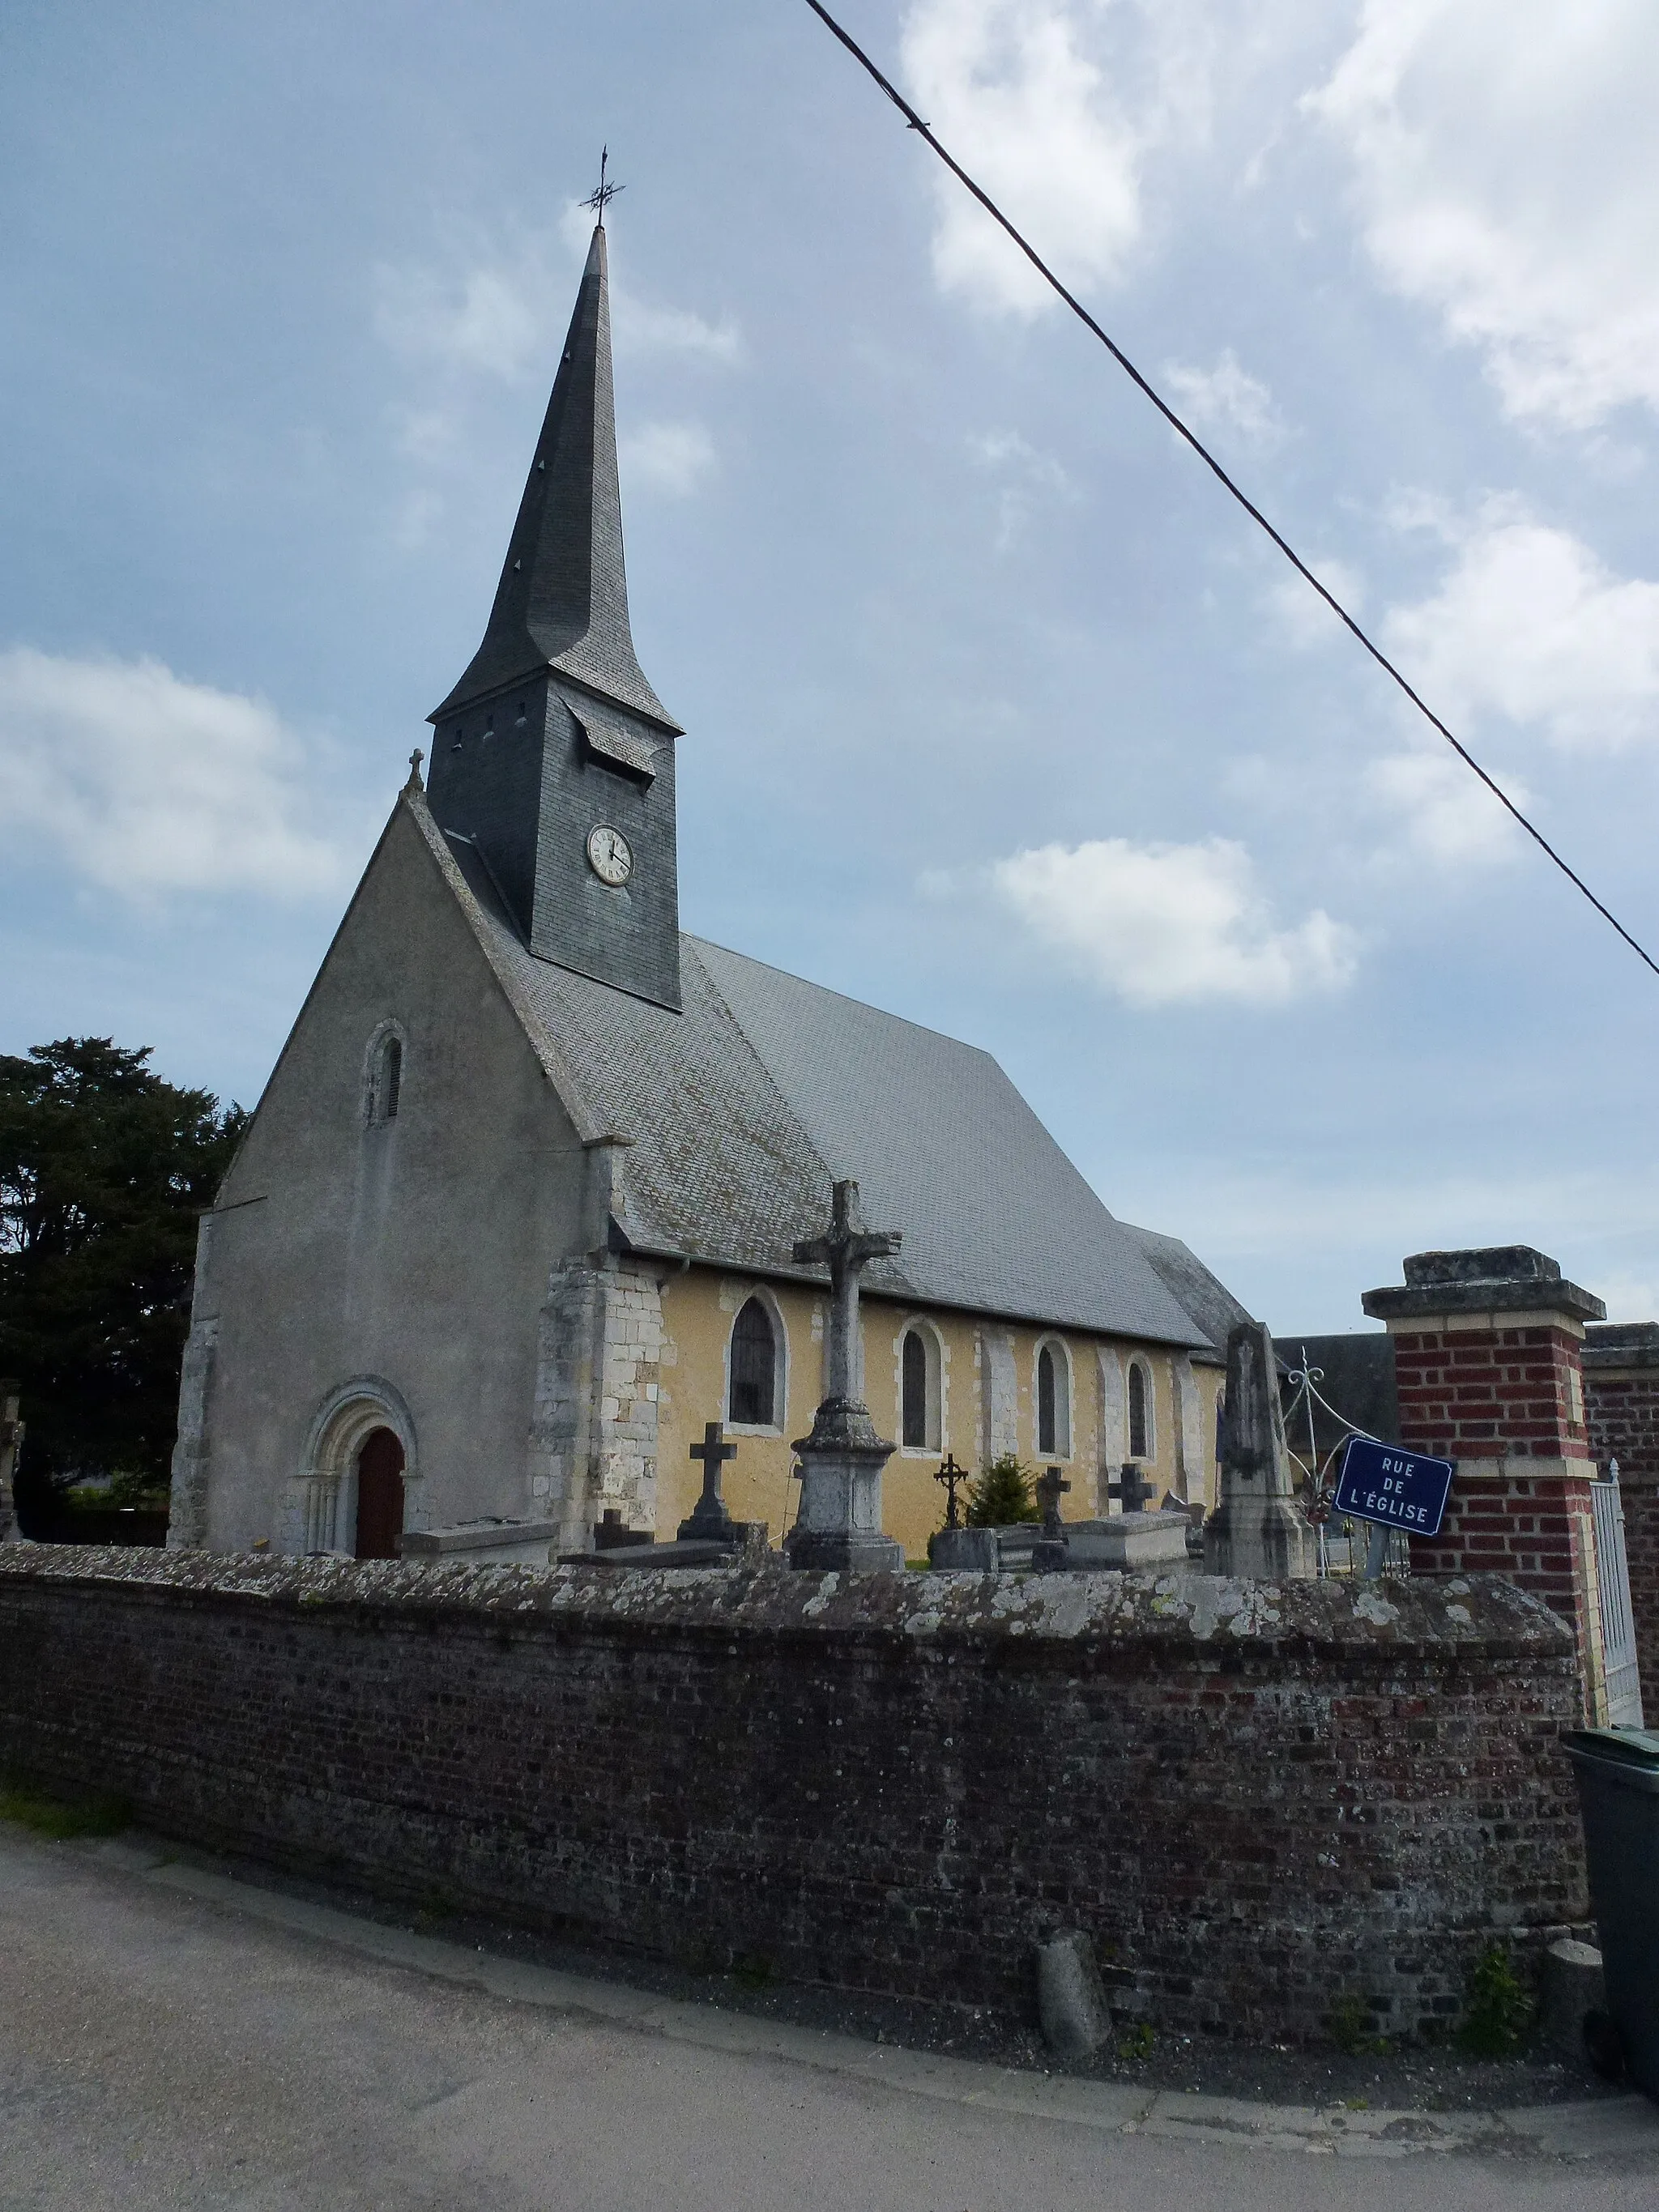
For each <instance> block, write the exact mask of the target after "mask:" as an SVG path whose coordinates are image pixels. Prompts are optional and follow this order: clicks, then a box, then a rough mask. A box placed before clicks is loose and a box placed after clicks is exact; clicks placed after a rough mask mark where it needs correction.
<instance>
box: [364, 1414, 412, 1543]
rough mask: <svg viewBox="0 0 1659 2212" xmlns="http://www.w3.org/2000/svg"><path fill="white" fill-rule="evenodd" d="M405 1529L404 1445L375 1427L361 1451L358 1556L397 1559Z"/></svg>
mask: <svg viewBox="0 0 1659 2212" xmlns="http://www.w3.org/2000/svg"><path fill="white" fill-rule="evenodd" d="M403 1533H404V1448H403V1446H402V1444H401V1443H399V1442H398V1438H397V1437H395V1436H394V1435H393V1434H392V1431H391V1430H390V1429H375V1430H374V1431H373V1432H372V1433H371V1434H370V1436H369V1437H368V1440H367V1442H366V1443H364V1445H363V1448H362V1450H361V1451H360V1452H359V1453H358V1455H357V1557H358V1558H359V1559H396V1558H397V1556H398V1537H399V1536H401V1535H402V1534H403Z"/></svg>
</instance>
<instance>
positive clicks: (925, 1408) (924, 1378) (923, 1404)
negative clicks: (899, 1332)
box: [899, 1326, 944, 1451]
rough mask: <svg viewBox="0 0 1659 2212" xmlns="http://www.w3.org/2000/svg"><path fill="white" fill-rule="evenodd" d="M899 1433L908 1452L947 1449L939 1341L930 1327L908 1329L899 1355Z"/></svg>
mask: <svg viewBox="0 0 1659 2212" xmlns="http://www.w3.org/2000/svg"><path fill="white" fill-rule="evenodd" d="M899 1360H900V1374H899V1383H900V1392H899V1395H900V1398H901V1400H902V1404H901V1406H900V1409H899V1410H900V1415H901V1423H900V1434H901V1436H902V1439H903V1443H904V1448H905V1449H906V1450H907V1451H940V1450H942V1449H944V1445H943V1440H942V1432H943V1424H942V1421H941V1419H940V1395H941V1394H940V1389H939V1367H940V1362H939V1339H938V1338H937V1337H936V1336H935V1335H934V1334H933V1330H932V1329H931V1328H921V1327H920V1326H918V1327H915V1328H907V1329H906V1330H905V1332H904V1341H903V1344H902V1347H901V1350H900V1353H899Z"/></svg>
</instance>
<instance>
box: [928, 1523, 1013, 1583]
mask: <svg viewBox="0 0 1659 2212" xmlns="http://www.w3.org/2000/svg"><path fill="white" fill-rule="evenodd" d="M927 1564H928V1565H929V1566H930V1567H934V1568H937V1569H938V1571H939V1572H940V1573H941V1574H970V1575H994V1574H995V1573H996V1572H997V1571H999V1569H1000V1567H1001V1565H1002V1553H1001V1547H1000V1545H999V1544H998V1542H997V1532H996V1530H995V1529H994V1528H936V1529H935V1530H934V1531H933V1534H932V1535H931V1536H930V1537H929V1538H928V1539H927Z"/></svg>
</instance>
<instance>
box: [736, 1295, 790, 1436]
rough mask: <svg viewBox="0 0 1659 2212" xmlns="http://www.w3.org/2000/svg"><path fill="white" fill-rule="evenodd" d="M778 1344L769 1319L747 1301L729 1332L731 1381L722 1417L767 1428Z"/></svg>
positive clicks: (774, 1395) (755, 1300)
mask: <svg viewBox="0 0 1659 2212" xmlns="http://www.w3.org/2000/svg"><path fill="white" fill-rule="evenodd" d="M777 1376H778V1342H777V1338H776V1335H775V1334H774V1331H773V1328H772V1316H771V1315H770V1314H769V1313H768V1311H767V1310H766V1308H765V1307H764V1306H763V1304H761V1302H760V1300H759V1299H758V1298H750V1300H749V1301H748V1303H747V1304H745V1306H744V1309H743V1311H742V1312H741V1313H740V1314H739V1315H738V1318H737V1322H736V1323H735V1325H734V1326H733V1328H732V1381H731V1387H730V1389H729V1390H728V1392H727V1396H726V1419H727V1420H728V1421H735V1422H736V1423H737V1424H738V1425H739V1426H740V1427H742V1428H749V1429H768V1428H770V1427H771V1426H772V1424H773V1422H774V1421H775V1419H776V1418H777V1415H776V1411H775V1408H776V1403H777Z"/></svg>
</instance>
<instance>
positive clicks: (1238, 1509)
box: [1204, 1491, 1319, 1583]
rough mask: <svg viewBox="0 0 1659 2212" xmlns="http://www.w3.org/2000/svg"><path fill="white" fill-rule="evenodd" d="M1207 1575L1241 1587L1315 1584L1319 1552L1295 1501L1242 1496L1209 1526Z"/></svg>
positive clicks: (1206, 1531) (1233, 1499) (1231, 1501)
mask: <svg viewBox="0 0 1659 2212" xmlns="http://www.w3.org/2000/svg"><path fill="white" fill-rule="evenodd" d="M1204 1571H1205V1573H1206V1575H1226V1576H1229V1577H1231V1578H1232V1579H1234V1580H1236V1581H1238V1582H1255V1583H1283V1582H1310V1581H1311V1580H1312V1579H1313V1578H1314V1577H1315V1576H1316V1575H1317V1573H1318V1572H1319V1547H1318V1542H1317V1540H1316V1537H1315V1535H1314V1532H1313V1530H1312V1528H1310V1525H1309V1523H1308V1520H1307V1516H1305V1515H1304V1512H1303V1510H1302V1508H1301V1507H1300V1506H1299V1505H1298V1504H1297V1502H1296V1500H1295V1499H1294V1498H1242V1497H1240V1496H1239V1494H1238V1493H1237V1491H1235V1492H1234V1493H1233V1495H1232V1496H1231V1498H1223V1500H1222V1502H1221V1504H1219V1505H1218V1507H1217V1508H1216V1510H1215V1511H1214V1512H1213V1513H1212V1515H1211V1516H1210V1517H1209V1519H1208V1520H1207V1521H1206V1522H1205V1524H1204Z"/></svg>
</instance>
